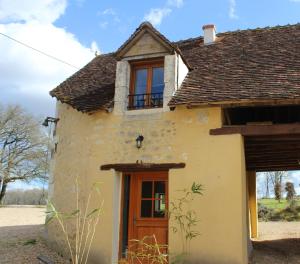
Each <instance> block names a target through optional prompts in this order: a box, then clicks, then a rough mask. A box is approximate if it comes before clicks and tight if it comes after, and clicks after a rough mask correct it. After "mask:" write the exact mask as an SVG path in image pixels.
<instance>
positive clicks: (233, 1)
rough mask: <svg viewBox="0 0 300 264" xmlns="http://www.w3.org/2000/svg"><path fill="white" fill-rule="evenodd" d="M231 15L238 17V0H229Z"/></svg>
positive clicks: (232, 17)
mask: <svg viewBox="0 0 300 264" xmlns="http://www.w3.org/2000/svg"><path fill="white" fill-rule="evenodd" d="M228 15H229V17H230V18H231V19H238V18H239V17H238V15H237V14H236V0H229V14H228Z"/></svg>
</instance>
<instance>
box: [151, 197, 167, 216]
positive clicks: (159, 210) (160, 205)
mask: <svg viewBox="0 0 300 264" xmlns="http://www.w3.org/2000/svg"><path fill="white" fill-rule="evenodd" d="M160 198H161V200H155V201H154V212H153V217H156V218H160V217H165V211H166V202H165V201H166V200H165V195H161V196H160Z"/></svg>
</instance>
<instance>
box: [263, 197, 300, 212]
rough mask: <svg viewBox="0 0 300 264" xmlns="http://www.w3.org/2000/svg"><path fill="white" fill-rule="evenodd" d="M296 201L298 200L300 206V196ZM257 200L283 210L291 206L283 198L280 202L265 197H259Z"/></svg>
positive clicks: (272, 207)
mask: <svg viewBox="0 0 300 264" xmlns="http://www.w3.org/2000/svg"><path fill="white" fill-rule="evenodd" d="M296 201H297V205H298V206H300V200H299V198H298V199H297V200H296ZM257 202H259V203H260V204H262V205H264V206H266V207H268V208H270V209H274V210H283V209H285V208H286V207H288V206H289V203H288V201H287V200H286V199H282V200H281V201H280V202H278V201H277V200H275V199H274V198H263V199H259V200H258V201H257Z"/></svg>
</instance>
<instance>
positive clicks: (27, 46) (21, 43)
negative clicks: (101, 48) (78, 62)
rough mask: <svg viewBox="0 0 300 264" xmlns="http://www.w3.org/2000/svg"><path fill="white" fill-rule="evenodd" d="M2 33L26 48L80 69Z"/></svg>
mask: <svg viewBox="0 0 300 264" xmlns="http://www.w3.org/2000/svg"><path fill="white" fill-rule="evenodd" d="M0 35H2V36H4V37H6V38H8V39H10V40H12V41H15V42H16V43H18V44H20V45H23V46H25V47H26V48H29V49H32V50H34V51H36V52H38V53H40V54H42V55H44V56H47V57H49V58H51V59H53V60H56V61H58V62H61V63H63V64H66V65H68V66H70V67H72V68H75V69H77V70H79V69H80V68H78V67H76V66H74V65H72V64H71V63H68V62H66V61H64V60H61V59H59V58H57V57H55V56H52V55H50V54H48V53H46V52H44V51H41V50H38V49H36V48H34V47H32V46H30V45H28V44H26V43H24V42H22V41H19V40H17V39H15V38H12V37H10V36H8V35H6V34H4V33H1V32H0Z"/></svg>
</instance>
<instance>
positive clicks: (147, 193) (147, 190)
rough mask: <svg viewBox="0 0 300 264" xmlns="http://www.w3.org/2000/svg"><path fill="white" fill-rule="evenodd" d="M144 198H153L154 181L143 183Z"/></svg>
mask: <svg viewBox="0 0 300 264" xmlns="http://www.w3.org/2000/svg"><path fill="white" fill-rule="evenodd" d="M142 198H152V181H144V182H142Z"/></svg>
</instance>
